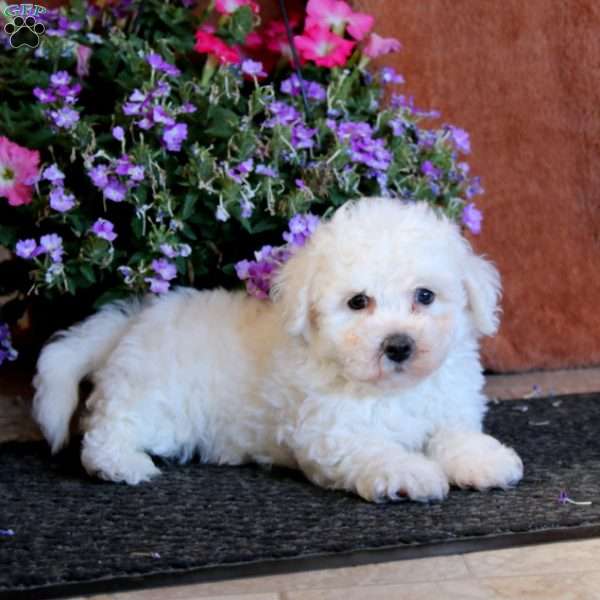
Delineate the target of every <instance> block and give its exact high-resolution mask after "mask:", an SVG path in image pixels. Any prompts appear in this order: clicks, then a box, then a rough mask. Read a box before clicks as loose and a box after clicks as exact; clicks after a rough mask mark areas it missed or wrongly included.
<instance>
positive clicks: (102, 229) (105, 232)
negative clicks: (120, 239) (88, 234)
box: [91, 219, 117, 242]
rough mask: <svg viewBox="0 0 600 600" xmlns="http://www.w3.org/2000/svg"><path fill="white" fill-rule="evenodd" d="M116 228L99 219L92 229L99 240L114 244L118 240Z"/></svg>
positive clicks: (108, 222)
mask: <svg viewBox="0 0 600 600" xmlns="http://www.w3.org/2000/svg"><path fill="white" fill-rule="evenodd" d="M114 229H115V226H114V225H113V224H112V223H111V222H110V221H108V220H106V219H98V220H97V221H96V222H95V223H94V224H93V225H92V228H91V231H92V232H93V233H94V234H96V235H97V236H98V237H99V238H102V239H103V240H106V241H107V242H114V241H115V240H116V239H117V234H116V233H115V231H114Z"/></svg>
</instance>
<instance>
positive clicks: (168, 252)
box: [160, 244, 192, 258]
mask: <svg viewBox="0 0 600 600" xmlns="http://www.w3.org/2000/svg"><path fill="white" fill-rule="evenodd" d="M160 251H161V252H162V253H163V254H164V255H165V256H166V257H167V258H177V257H178V256H183V257H187V256H189V255H190V254H191V253H192V248H191V247H190V246H189V244H179V245H178V246H177V247H174V246H171V245H170V244H161V245H160Z"/></svg>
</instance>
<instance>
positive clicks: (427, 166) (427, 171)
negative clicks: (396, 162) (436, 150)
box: [421, 160, 442, 179]
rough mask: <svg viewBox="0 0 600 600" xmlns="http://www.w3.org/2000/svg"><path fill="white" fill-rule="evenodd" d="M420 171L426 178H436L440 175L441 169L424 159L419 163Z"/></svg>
mask: <svg viewBox="0 0 600 600" xmlns="http://www.w3.org/2000/svg"><path fill="white" fill-rule="evenodd" d="M421 173H423V175H425V176H426V177H427V178H428V179H438V178H439V177H440V176H441V175H442V170H441V169H439V168H438V167H436V166H435V165H434V164H433V163H432V162H431V161H430V160H426V161H425V162H424V163H423V164H422V165H421Z"/></svg>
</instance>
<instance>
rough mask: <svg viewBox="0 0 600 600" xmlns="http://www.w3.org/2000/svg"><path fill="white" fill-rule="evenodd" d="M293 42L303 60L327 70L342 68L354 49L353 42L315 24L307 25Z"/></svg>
mask: <svg viewBox="0 0 600 600" xmlns="http://www.w3.org/2000/svg"><path fill="white" fill-rule="evenodd" d="M309 4H310V3H309ZM294 41H295V42H296V46H297V48H298V52H299V53H300V56H301V57H302V58H303V59H304V60H312V61H313V62H314V63H315V64H317V65H319V66H320V67H327V68H332V67H342V66H344V65H345V64H346V61H347V60H348V57H349V56H350V53H351V52H352V48H353V47H354V42H350V41H349V40H345V39H344V38H342V37H340V36H339V35H336V34H335V33H332V32H331V31H329V29H325V28H324V27H321V26H320V25H318V24H316V23H314V24H312V25H311V26H308V25H307V27H306V28H305V30H304V33H303V34H302V35H297V36H295V37H294Z"/></svg>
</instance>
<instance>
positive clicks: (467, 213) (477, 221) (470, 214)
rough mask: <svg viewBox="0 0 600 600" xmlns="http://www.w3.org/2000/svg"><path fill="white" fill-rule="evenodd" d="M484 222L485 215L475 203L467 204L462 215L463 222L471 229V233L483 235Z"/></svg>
mask: <svg viewBox="0 0 600 600" xmlns="http://www.w3.org/2000/svg"><path fill="white" fill-rule="evenodd" d="M482 221H483V214H482V213H481V211H480V210H479V209H477V208H476V207H475V204H473V202H471V203H469V204H467V205H466V206H465V207H464V209H463V213H462V222H463V224H464V225H465V226H466V227H467V229H469V231H470V232H471V233H473V234H475V235H478V234H480V233H481V222H482Z"/></svg>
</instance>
